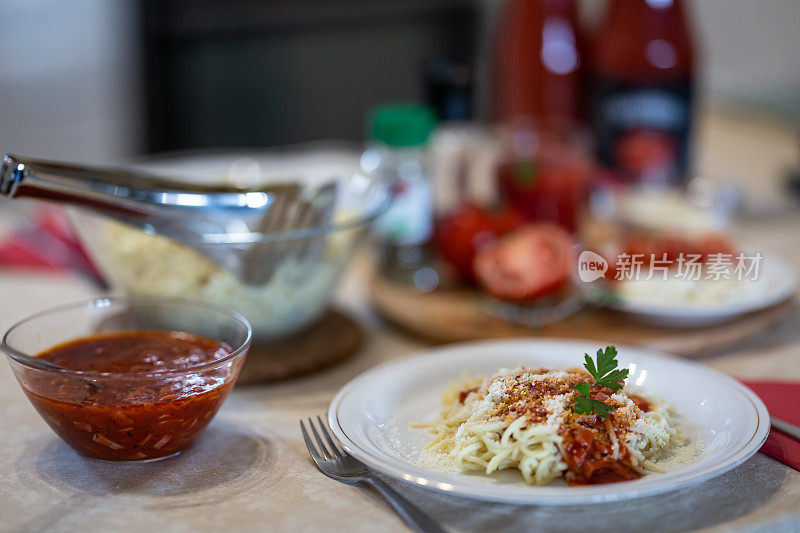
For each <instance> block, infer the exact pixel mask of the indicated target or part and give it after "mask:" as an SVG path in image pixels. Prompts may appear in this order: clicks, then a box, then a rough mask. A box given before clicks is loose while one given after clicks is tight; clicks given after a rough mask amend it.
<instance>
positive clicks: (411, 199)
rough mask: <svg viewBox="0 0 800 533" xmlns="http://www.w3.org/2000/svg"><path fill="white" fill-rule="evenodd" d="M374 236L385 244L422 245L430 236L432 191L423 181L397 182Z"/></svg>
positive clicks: (431, 228) (431, 229) (403, 180)
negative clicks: (389, 203)
mask: <svg viewBox="0 0 800 533" xmlns="http://www.w3.org/2000/svg"><path fill="white" fill-rule="evenodd" d="M375 232H376V233H377V235H378V237H379V238H380V239H381V240H382V241H383V242H384V243H386V244H392V245H396V246H411V245H419V244H425V243H426V242H428V241H429V240H430V238H431V236H432V235H433V191H432V190H431V185H430V183H428V180H426V179H413V180H405V179H402V178H399V179H397V181H395V184H394V191H393V195H392V203H391V205H390V206H389V208H388V209H387V210H386V212H385V213H383V215H381V216H380V217H379V218H378V220H377V221H376V223H375Z"/></svg>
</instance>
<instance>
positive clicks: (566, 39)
mask: <svg viewBox="0 0 800 533" xmlns="http://www.w3.org/2000/svg"><path fill="white" fill-rule="evenodd" d="M577 18H578V17H577V9H576V6H575V1H574V0H509V2H508V5H507V6H506V10H505V12H504V13H503V16H502V18H501V20H500V25H499V27H498V31H497V50H496V56H495V80H494V102H493V103H494V115H495V119H496V120H497V121H498V122H500V123H502V124H507V125H516V124H522V125H531V124H534V123H536V124H539V125H548V126H549V125H558V126H560V125H563V124H564V123H571V122H575V121H576V120H578V119H579V118H580V109H581V94H580V89H581V78H580V74H581V54H580V48H581V46H580V44H581V43H580V38H579V34H578V30H577V27H578V26H577Z"/></svg>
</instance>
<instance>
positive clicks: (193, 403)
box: [25, 331, 234, 461]
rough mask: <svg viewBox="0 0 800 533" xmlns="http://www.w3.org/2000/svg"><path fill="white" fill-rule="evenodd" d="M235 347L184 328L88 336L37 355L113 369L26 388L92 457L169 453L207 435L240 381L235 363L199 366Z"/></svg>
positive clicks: (68, 364) (64, 434) (85, 367)
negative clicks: (233, 372)
mask: <svg viewBox="0 0 800 533" xmlns="http://www.w3.org/2000/svg"><path fill="white" fill-rule="evenodd" d="M231 352H232V350H231V348H230V346H228V345H226V344H225V343H221V342H218V341H215V340H212V339H209V338H205V337H200V336H197V335H192V334H189V333H183V332H176V331H133V332H117V333H112V334H103V335H97V336H92V337H85V338H80V339H77V340H73V341H70V342H67V343H65V344H60V345H58V346H55V347H53V348H50V349H49V350H47V351H45V352H43V353H41V354H39V355H38V356H37V357H39V358H41V359H44V360H46V361H49V362H51V363H55V364H57V365H59V366H62V367H64V368H68V369H70V370H82V371H90V372H107V373H110V374H105V375H102V376H98V375H92V374H87V375H86V376H85V377H76V376H74V375H68V374H65V376H64V377H56V378H53V377H52V375H49V376H47V377H44V376H37V377H36V378H35V379H36V383H35V386H34V387H31V388H33V389H34V390H35V391H36V392H32V391H31V390H28V388H27V387H25V393H26V394H27V395H28V397H29V398H30V400H31V403H33V406H34V407H35V408H36V410H37V411H39V413H40V414H41V415H42V417H43V418H44V419H45V420H46V421H47V423H48V424H49V425H50V427H52V428H53V430H55V432H56V433H57V434H58V435H59V436H60V437H61V438H62V439H64V440H65V441H66V442H67V443H68V444H69V445H70V446H72V447H73V448H74V449H76V450H77V451H79V452H80V453H82V454H84V455H87V456H89V457H93V458H96V459H106V460H114V461H125V460H145V459H156V458H160V457H167V456H170V455H173V454H175V453H177V452H180V451H181V450H182V449H184V448H185V447H187V446H188V445H189V444H190V443H191V442H192V441H193V440H194V439H195V438H196V437H197V435H198V434H200V432H201V431H202V430H203V429H204V428H205V427H206V425H208V423H209V422H210V421H211V418H212V417H213V416H214V415H215V414H216V412H217V410H218V409H219V407H220V405H221V404H222V402H223V400H224V399H225V396H226V395H227V393H228V391H229V390H230V388H231V387H232V385H233V382H234V380H233V379H231V376H230V372H231V370H230V367H229V366H227V367H226V366H225V365H222V366H220V367H219V368H214V369H207V370H198V371H194V372H193V371H192V370H191V369H192V368H193V367H196V366H198V365H202V364H203V363H208V362H213V361H215V360H218V359H221V358H224V357H226V356H227V355H229V354H230V353H231ZM171 371H173V372H171ZM174 371H185V372H174ZM43 380H47V382H43Z"/></svg>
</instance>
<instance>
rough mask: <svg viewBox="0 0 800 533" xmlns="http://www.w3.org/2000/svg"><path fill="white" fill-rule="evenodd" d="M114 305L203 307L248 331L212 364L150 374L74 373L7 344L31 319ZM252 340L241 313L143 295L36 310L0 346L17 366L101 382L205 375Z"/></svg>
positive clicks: (194, 302) (221, 364) (7, 333)
mask: <svg viewBox="0 0 800 533" xmlns="http://www.w3.org/2000/svg"><path fill="white" fill-rule="evenodd" d="M115 304H116V305H124V304H155V305H159V304H161V305H164V304H167V305H177V306H184V307H202V308H205V309H207V310H210V311H215V312H217V313H220V314H223V315H226V316H227V317H229V318H233V319H234V320H236V321H238V322H240V323H241V324H243V325H244V326H245V328H247V334H246V337H245V340H244V341H243V342H242V343H241V346H239V347H237V348H236V349H234V350H233V351H232V352H231V353H230V354H228V355H226V356H225V357H222V358H220V359H215V360H214V361H210V362H208V363H202V364H199V365H194V366H191V367H187V368H181V369H167V370H153V371H143V372H97V371H94V370H73V369H70V368H65V367H63V366H60V365H57V364H55V363H51V362H49V361H45V360H44V359H39V358H38V357H36V356H34V355H30V354H27V353H25V352H23V351H21V350H17V349H15V348H13V347H11V346H10V345H9V343H8V338H9V336H10V335H11V334H12V333H13V332H14V330H15V329H17V328H18V327H20V326H22V325H24V324H26V323H28V322H30V321H32V320H36V319H39V318H42V317H45V316H48V315H54V314H57V313H62V312H64V311H71V310H76V309H82V308H84V309H92V308H107V307H112V306H114V305H115ZM252 340H253V327H252V326H251V325H250V322H248V320H247V319H246V318H245V317H244V316H243V315H242V314H241V313H238V312H236V311H234V310H232V309H228V308H227V307H223V306H221V305H215V304H211V303H207V302H202V301H199V300H190V299H183V298H158V297H143V296H103V297H99V298H91V299H89V300H82V301H80V302H74V303H69V304H64V305H59V306H56V307H51V308H48V309H45V310H43V311H39V312H38V313H34V314H32V315H28V316H26V317H25V318H22V319H21V320H18V321H17V322H15V323H14V324H13V325H12V326H11V327H9V328H8V330H7V331H6V332H5V334H4V335H3V340H2V344H1V345H0V346H2V350H3V351H4V352H5V353H6V355H8V357H9V358H10V359H12V360H14V361H16V362H17V363H19V364H21V365H23V366H26V367H28V368H33V369H36V370H42V371H45V372H56V373H59V374H62V375H69V376H74V377H81V378H88V379H102V378H106V379H107V378H117V379H137V378H159V377H174V376H185V375H191V374H198V373H202V372H206V371H208V370H214V369H216V368H219V367H221V366H224V365H225V364H226V363H228V362H229V361H233V360H234V359H236V358H237V357H239V356H240V355H242V354H244V353H245V352H246V351H247V350H248V349H249V348H250V343H251V341H252Z"/></svg>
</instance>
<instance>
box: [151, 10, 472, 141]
mask: <svg viewBox="0 0 800 533" xmlns="http://www.w3.org/2000/svg"><path fill="white" fill-rule="evenodd" d="M138 7H139V9H140V17H141V29H142V44H143V56H142V60H143V68H142V73H143V74H144V77H143V79H142V82H143V84H144V87H143V88H144V96H145V102H146V106H145V109H146V113H145V115H144V117H143V118H144V124H145V129H144V133H145V145H144V147H145V149H146V150H147V151H163V150H174V149H180V148H188V147H196V146H220V145H246V146H250V145H274V144H285V143H291V142H296V141H305V140H311V139H318V138H342V139H350V140H359V139H362V138H363V136H364V118H363V117H364V116H365V114H366V112H367V110H368V109H369V107H371V106H372V105H374V104H376V103H379V102H382V101H385V100H408V99H412V100H415V99H423V98H424V97H425V95H424V94H422V93H423V91H424V87H423V85H424V82H423V83H421V80H424V78H425V76H426V75H425V70H426V68H425V67H426V65H427V64H428V62H429V60H431V59H433V58H436V57H441V58H448V59H452V60H456V61H459V62H470V61H471V60H472V58H473V56H474V54H475V48H476V38H475V37H476V35H477V32H478V26H479V21H478V18H479V15H478V9H477V7H476V6H475V5H474V4H472V3H470V2H467V1H465V0H460V1H459V0H410V1H408V0H406V1H397V0H293V1H292V2H281V1H277V0H270V1H267V2H251V1H247V0H234V1H230V2H214V1H210V0H205V1H191V0H174V1H167V2H165V1H162V0H148V1H144V2H142V3H141V4H139V6H138Z"/></svg>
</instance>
